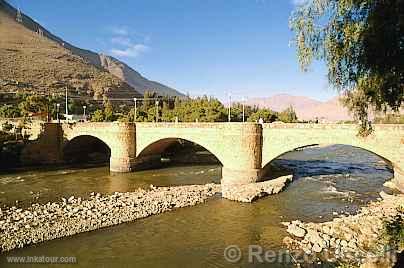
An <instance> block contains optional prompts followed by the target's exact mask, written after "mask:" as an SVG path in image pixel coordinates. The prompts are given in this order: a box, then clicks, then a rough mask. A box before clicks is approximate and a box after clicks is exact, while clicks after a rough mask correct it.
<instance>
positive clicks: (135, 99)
mask: <svg viewBox="0 0 404 268" xmlns="http://www.w3.org/2000/svg"><path fill="white" fill-rule="evenodd" d="M133 100H134V101H135V122H136V119H137V104H136V102H137V98H134V99H133Z"/></svg>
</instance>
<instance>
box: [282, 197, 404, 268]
mask: <svg viewBox="0 0 404 268" xmlns="http://www.w3.org/2000/svg"><path fill="white" fill-rule="evenodd" d="M380 196H381V197H382V199H381V200H379V201H375V202H372V203H370V204H369V205H368V206H366V207H363V208H362V209H361V210H360V212H359V213H358V214H356V215H349V216H340V217H337V218H334V219H333V220H332V221H329V222H324V223H303V222H301V221H298V220H296V221H292V222H285V223H283V224H284V225H285V226H286V227H287V232H288V233H289V234H291V236H292V237H293V238H291V237H285V239H284V243H285V244H286V245H287V246H288V248H290V249H293V250H294V249H299V250H302V251H304V252H305V253H306V254H307V255H312V256H313V255H314V256H317V257H319V258H320V259H323V260H324V259H325V260H326V261H332V262H342V263H350V264H356V265H358V266H359V265H361V264H362V265H363V267H391V266H389V264H388V263H390V264H392V263H393V262H394V259H395V252H389V251H386V247H385V246H386V242H385V241H384V240H383V239H382V237H383V232H384V223H385V221H386V220H389V219H392V218H393V217H394V216H395V215H397V213H398V211H397V208H398V207H400V206H401V207H402V206H404V195H403V194H395V195H389V194H386V193H384V192H381V193H380ZM380 261H383V262H388V263H387V264H386V265H387V266H384V264H383V265H382V264H381V263H377V262H380ZM363 263H366V265H370V264H372V263H375V265H374V266H366V265H365V264H363ZM376 263H377V264H376ZM361 267H362V266H361Z"/></svg>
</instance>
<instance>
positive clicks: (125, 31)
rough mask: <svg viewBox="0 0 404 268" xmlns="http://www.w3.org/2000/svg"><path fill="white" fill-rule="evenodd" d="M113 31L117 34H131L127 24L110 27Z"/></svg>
mask: <svg viewBox="0 0 404 268" xmlns="http://www.w3.org/2000/svg"><path fill="white" fill-rule="evenodd" d="M110 30H111V32H112V33H114V34H116V35H123V36H125V35H129V30H128V27H126V26H119V27H116V26H115V27H111V28H110Z"/></svg>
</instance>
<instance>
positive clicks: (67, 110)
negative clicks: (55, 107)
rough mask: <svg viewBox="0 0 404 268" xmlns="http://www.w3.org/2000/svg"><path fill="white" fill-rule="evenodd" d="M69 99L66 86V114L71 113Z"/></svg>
mask: <svg viewBox="0 0 404 268" xmlns="http://www.w3.org/2000/svg"><path fill="white" fill-rule="evenodd" d="M68 104H69V103H68V101H67V87H66V115H69V108H68V107H67V105H68Z"/></svg>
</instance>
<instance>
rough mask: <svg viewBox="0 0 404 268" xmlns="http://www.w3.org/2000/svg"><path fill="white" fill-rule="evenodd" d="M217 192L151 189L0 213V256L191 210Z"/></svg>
mask: <svg viewBox="0 0 404 268" xmlns="http://www.w3.org/2000/svg"><path fill="white" fill-rule="evenodd" d="M219 191H220V185H217V184H206V185H191V186H179V187H158V188H155V187H151V190H143V189H139V190H137V191H135V192H127V193H118V192H116V193H114V194H111V195H101V194H99V193H97V194H95V193H93V194H91V196H90V198H89V199H88V200H82V199H81V198H75V197H74V196H71V197H69V198H62V201H61V202H53V203H50V202H49V203H47V204H43V205H42V204H33V205H32V206H31V207H29V208H28V209H25V210H23V209H21V208H16V207H11V208H9V209H7V210H3V211H2V210H0V252H3V251H9V250H12V249H14V248H21V247H24V246H26V245H30V244H35V243H39V242H42V241H47V240H52V239H56V238H60V237H65V236H70V235H74V234H77V233H82V232H87V231H91V230H96V229H99V228H103V227H108V226H112V225H116V224H120V223H123V222H128V221H133V220H135V219H139V218H144V217H147V216H150V215H154V214H158V213H162V212H165V211H169V210H172V209H173V208H180V207H186V206H193V205H195V204H198V203H201V202H204V201H205V200H206V199H207V198H208V197H210V196H212V195H214V194H215V193H217V192H219Z"/></svg>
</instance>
